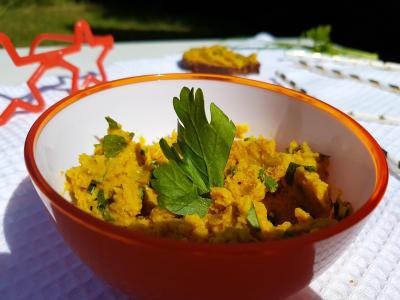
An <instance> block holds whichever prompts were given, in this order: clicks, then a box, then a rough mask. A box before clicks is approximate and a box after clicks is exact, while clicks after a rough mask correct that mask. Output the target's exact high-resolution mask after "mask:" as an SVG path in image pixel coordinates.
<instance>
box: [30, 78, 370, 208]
mask: <svg viewBox="0 0 400 300" xmlns="http://www.w3.org/2000/svg"><path fill="white" fill-rule="evenodd" d="M183 86H187V87H195V88H202V89H203V93H204V95H205V100H206V105H207V106H208V104H209V103H210V102H214V103H216V104H217V105H218V106H219V107H220V108H221V109H222V110H223V111H224V112H225V113H226V114H227V115H228V116H229V117H230V118H231V119H232V120H233V121H234V122H235V123H237V124H239V123H248V124H249V125H250V128H251V131H250V134H254V135H259V134H263V135H264V136H266V137H274V138H275V139H276V140H277V144H278V148H279V149H281V150H283V149H285V148H286V147H287V146H288V145H289V142H290V141H291V140H293V139H295V140H297V141H298V142H303V141H307V142H308V143H309V144H310V146H311V147H312V148H313V150H315V151H318V152H321V153H324V154H327V155H329V156H330V157H331V167H330V179H329V182H330V183H332V184H334V185H335V186H337V187H339V188H340V189H341V190H342V191H343V194H344V198H345V199H346V200H348V201H350V202H351V203H352V204H353V206H354V208H355V209H358V208H360V207H361V206H362V205H363V203H365V202H366V201H367V200H368V198H369V197H370V196H371V194H372V192H373V190H374V187H375V181H376V170H375V166H374V163H373V160H372V158H371V156H370V154H369V152H368V150H367V149H366V147H365V145H364V144H363V143H362V142H361V141H360V140H359V139H358V138H357V137H356V136H355V134H354V133H353V132H352V131H351V130H349V129H348V128H347V127H346V126H344V125H343V124H341V123H340V122H339V121H338V120H337V119H335V118H334V117H332V116H331V115H330V114H328V113H326V112H324V111H322V110H320V109H317V108H315V107H313V106H311V105H309V104H306V103H304V102H301V101H296V100H294V99H293V98H291V97H289V96H286V95H283V94H280V93H277V92H273V91H269V90H265V89H262V88H256V87H251V86H247V85H242V84H237V83H231V82H223V81H214V80H182V79H181V80H158V81H150V82H142V83H135V84H129V85H124V86H118V87H114V88H110V89H107V90H103V91H100V92H97V93H95V94H92V95H89V96H86V97H85V98H83V99H81V100H79V101H77V102H75V103H73V104H71V105H69V106H68V107H66V108H65V109H63V110H62V111H60V112H59V113H58V114H57V115H56V116H55V117H54V118H52V119H51V120H50V121H49V122H48V124H47V125H46V126H45V127H44V128H43V130H42V132H41V133H40V135H39V137H38V139H37V143H36V147H35V151H34V158H35V160H36V163H37V166H38V168H39V170H40V172H41V174H42V175H43V176H44V178H45V179H46V180H47V181H48V183H49V184H50V185H51V187H52V188H53V189H54V190H56V191H58V192H59V193H60V194H61V195H63V196H67V195H65V193H64V175H63V173H62V172H63V171H66V170H67V169H68V168H70V167H72V166H75V165H77V164H78V156H79V154H80V153H92V151H93V144H95V143H97V140H96V137H101V136H103V135H104V134H105V132H106V128H107V123H106V122H105V120H104V117H105V116H108V115H109V116H111V117H112V118H115V119H116V120H117V121H118V122H120V123H121V124H122V125H123V126H124V129H126V130H129V131H133V132H135V134H136V136H140V135H141V136H144V137H145V138H146V140H147V141H148V142H151V141H155V140H157V139H158V138H160V137H162V136H164V135H167V134H169V133H170V132H171V131H172V130H173V129H174V128H176V125H177V118H176V114H175V112H174V110H173V106H172V98H173V97H174V96H178V95H179V92H180V90H181V88H182V87H183ZM207 110H208V109H207ZM67 198H68V197H67Z"/></svg>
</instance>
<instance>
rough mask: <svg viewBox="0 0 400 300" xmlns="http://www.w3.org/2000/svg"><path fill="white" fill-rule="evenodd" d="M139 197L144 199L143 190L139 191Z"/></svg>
mask: <svg viewBox="0 0 400 300" xmlns="http://www.w3.org/2000/svg"><path fill="white" fill-rule="evenodd" d="M139 197H140V199H142V200H143V199H144V189H140V190H139Z"/></svg>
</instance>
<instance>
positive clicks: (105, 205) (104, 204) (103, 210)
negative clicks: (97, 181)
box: [97, 190, 113, 221]
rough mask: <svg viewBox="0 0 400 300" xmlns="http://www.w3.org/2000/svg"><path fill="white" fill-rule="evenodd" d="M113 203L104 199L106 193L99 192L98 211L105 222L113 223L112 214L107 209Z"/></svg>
mask: <svg viewBox="0 0 400 300" xmlns="http://www.w3.org/2000/svg"><path fill="white" fill-rule="evenodd" d="M111 203H112V200H111V199H106V198H105V197H104V191H103V190H99V192H98V193H97V209H98V210H99V211H100V212H101V214H102V215H103V218H104V220H106V221H113V218H112V217H111V215H110V212H109V211H108V209H107V208H108V206H109V205H110V204H111Z"/></svg>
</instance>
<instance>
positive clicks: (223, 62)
mask: <svg viewBox="0 0 400 300" xmlns="http://www.w3.org/2000/svg"><path fill="white" fill-rule="evenodd" d="M181 64H182V66H183V67H184V68H185V69H189V70H191V71H192V72H195V73H216V74H250V73H259V70H260V63H259V62H258V61H257V55H256V54H251V55H249V56H244V55H241V54H239V53H236V52H233V51H231V50H229V49H227V48H226V47H224V46H219V45H215V46H211V47H202V48H192V49H189V50H188V51H186V52H185V53H184V54H183V59H182V62H181Z"/></svg>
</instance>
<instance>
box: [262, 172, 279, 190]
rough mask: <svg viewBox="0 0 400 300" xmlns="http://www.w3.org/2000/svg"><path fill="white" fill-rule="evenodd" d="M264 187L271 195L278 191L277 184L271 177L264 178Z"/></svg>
mask: <svg viewBox="0 0 400 300" xmlns="http://www.w3.org/2000/svg"><path fill="white" fill-rule="evenodd" d="M264 184H265V186H266V187H267V188H268V190H269V191H270V192H271V193H275V192H276V190H277V189H278V183H277V182H276V180H275V179H274V178H272V177H271V176H266V177H265V181H264Z"/></svg>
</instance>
